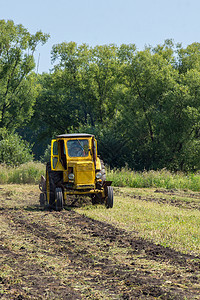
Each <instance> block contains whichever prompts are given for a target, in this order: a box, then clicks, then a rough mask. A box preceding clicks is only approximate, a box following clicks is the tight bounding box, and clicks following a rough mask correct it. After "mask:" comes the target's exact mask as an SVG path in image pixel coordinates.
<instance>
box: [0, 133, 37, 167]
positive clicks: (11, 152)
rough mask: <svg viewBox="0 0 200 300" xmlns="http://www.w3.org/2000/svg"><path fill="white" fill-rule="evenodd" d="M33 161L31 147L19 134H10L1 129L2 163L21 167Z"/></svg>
mask: <svg viewBox="0 0 200 300" xmlns="http://www.w3.org/2000/svg"><path fill="white" fill-rule="evenodd" d="M31 160H33V155H32V154H31V149H30V145H29V144H28V143H27V142H26V141H24V140H22V138H21V137H20V136H19V135H18V134H17V133H9V132H8V131H7V130H6V129H0V163H1V164H2V163H5V164H6V165H10V166H19V165H20V164H23V163H26V162H29V161H31Z"/></svg>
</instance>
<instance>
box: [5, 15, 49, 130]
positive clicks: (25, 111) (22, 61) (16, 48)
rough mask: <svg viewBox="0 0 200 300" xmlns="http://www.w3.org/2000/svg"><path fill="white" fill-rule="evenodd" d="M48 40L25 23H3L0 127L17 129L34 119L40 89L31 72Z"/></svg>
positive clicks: (44, 35)
mask: <svg viewBox="0 0 200 300" xmlns="http://www.w3.org/2000/svg"><path fill="white" fill-rule="evenodd" d="M47 39H48V35H46V34H43V33H42V32H41V31H38V32H36V33H35V34H34V35H31V34H30V33H29V32H28V31H27V30H26V29H25V28H24V27H23V26H22V25H21V24H20V25H15V24H14V22H13V21H7V22H6V21H5V20H0V128H3V127H5V128H7V129H12V130H13V129H14V128H18V127H20V126H24V125H25V123H26V122H27V121H29V120H30V118H31V116H32V114H33V106H34V103H35V98H36V95H37V93H38V89H39V87H38V86H37V85H36V84H35V81H36V78H35V75H34V74H33V73H31V71H33V69H34V68H35V63H34V57H33V54H34V52H35V49H36V47H37V45H38V44H39V43H42V44H44V43H45V42H46V41H47Z"/></svg>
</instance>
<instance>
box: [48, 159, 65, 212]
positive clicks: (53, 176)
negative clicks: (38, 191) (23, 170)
mask: <svg viewBox="0 0 200 300" xmlns="http://www.w3.org/2000/svg"><path fill="white" fill-rule="evenodd" d="M62 178H63V172H62V171H52V170H51V163H50V162H48V163H47V166H46V195H47V202H48V204H49V206H50V207H51V208H53V209H55V208H56V206H55V189H56V184H57V183H58V182H59V181H61V180H62Z"/></svg>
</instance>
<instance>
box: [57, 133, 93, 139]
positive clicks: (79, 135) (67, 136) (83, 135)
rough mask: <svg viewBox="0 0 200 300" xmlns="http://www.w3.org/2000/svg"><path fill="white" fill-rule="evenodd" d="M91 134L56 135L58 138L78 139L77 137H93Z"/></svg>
mask: <svg viewBox="0 0 200 300" xmlns="http://www.w3.org/2000/svg"><path fill="white" fill-rule="evenodd" d="M93 136H94V135H93V134H88V133H69V134H65V133H64V134H60V135H57V137H56V138H57V139H58V138H79V137H93Z"/></svg>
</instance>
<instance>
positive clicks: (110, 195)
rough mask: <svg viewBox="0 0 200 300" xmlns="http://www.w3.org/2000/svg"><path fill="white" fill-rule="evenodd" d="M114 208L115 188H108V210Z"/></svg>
mask: <svg viewBox="0 0 200 300" xmlns="http://www.w3.org/2000/svg"><path fill="white" fill-rule="evenodd" d="M112 207H113V188H112V186H108V187H107V197H106V208H112Z"/></svg>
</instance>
